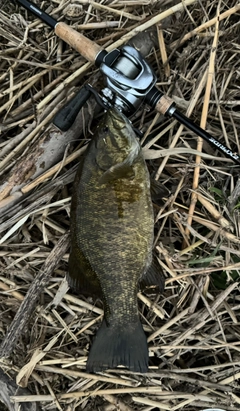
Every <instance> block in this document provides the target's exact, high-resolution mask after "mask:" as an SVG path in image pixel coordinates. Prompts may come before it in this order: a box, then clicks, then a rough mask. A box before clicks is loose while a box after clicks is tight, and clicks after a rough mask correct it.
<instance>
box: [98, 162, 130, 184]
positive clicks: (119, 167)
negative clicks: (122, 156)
mask: <svg viewBox="0 0 240 411" xmlns="http://www.w3.org/2000/svg"><path fill="white" fill-rule="evenodd" d="M134 176H135V174H134V170H133V167H132V166H131V165H129V164H125V163H121V164H116V165H115V166H114V167H111V168H109V170H107V171H106V172H105V173H104V174H103V175H102V177H101V178H100V184H105V183H109V182H112V181H115V180H118V179H120V178H133V177H134Z"/></svg>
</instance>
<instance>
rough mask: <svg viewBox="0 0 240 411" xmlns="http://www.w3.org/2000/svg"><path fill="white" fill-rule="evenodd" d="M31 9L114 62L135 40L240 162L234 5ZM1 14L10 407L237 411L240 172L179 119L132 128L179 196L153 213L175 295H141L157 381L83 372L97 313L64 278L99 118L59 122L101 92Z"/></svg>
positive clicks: (62, 51)
mask: <svg viewBox="0 0 240 411" xmlns="http://www.w3.org/2000/svg"><path fill="white" fill-rule="evenodd" d="M36 3H37V4H38V5H39V6H42V7H43V8H44V9H45V10H46V11H47V12H48V13H50V14H51V15H53V16H54V17H55V18H57V19H61V20H62V21H65V22H67V23H68V24H69V25H71V26H73V27H75V28H76V29H77V30H80V31H81V32H82V33H83V34H85V35H86V36H88V37H89V38H91V39H92V40H94V41H96V42H97V43H98V44H99V45H101V46H103V47H105V48H107V49H109V50H110V49H112V48H114V47H116V46H118V47H119V46H121V45H122V44H126V43H127V42H130V43H132V44H134V45H135V46H136V47H138V48H139V49H140V51H141V52H142V53H143V54H144V55H145V56H146V58H147V60H148V62H149V63H150V64H151V65H152V67H153V69H154V70H155V72H156V74H157V76H158V81H157V85H158V87H159V88H160V89H161V90H163V91H164V93H166V94H168V95H169V96H171V97H172V98H173V99H174V100H175V102H176V104H177V106H178V107H179V109H180V110H181V111H183V112H184V113H186V114H187V115H188V116H191V118H192V119H193V120H194V121H195V122H196V123H198V124H201V127H203V128H206V129H207V130H208V132H210V133H211V134H212V135H213V136H214V138H216V139H218V140H219V141H220V142H222V143H223V144H225V145H227V146H229V147H231V149H232V150H233V151H236V152H240V147H239V140H238V135H239V130H240V114H239V113H240V98H239V95H240V88H239V84H240V69H239V61H240V46H239V38H240V5H239V2H238V1H233V0H229V1H227V2H226V1H223V0H222V1H221V0H213V1H211V2H209V1H200V0H186V1H184V2H180V3H178V2H176V1H171V0H167V1H155V0H138V1H134V0H128V1H124V0H120V1H104V2H94V1H91V0H86V1H85V0H76V1H75V2H71V1H69V0H65V1H61V0H52V1H50V2H46V1H43V2H40V1H39V0H36ZM1 5H2V7H1V11H0V45H1V47H0V98H1V107H0V132H1V135H0V147H1V151H0V174H1V183H0V207H1V208H0V209H1V212H0V231H1V248H0V270H1V272H0V314H1V315H0V332H1V334H0V338H1V344H2V345H1V360H0V364H1V369H2V371H3V372H4V373H5V377H3V376H2V374H0V377H1V384H0V387H1V393H3V391H4V389H5V388H6V386H8V388H9V387H10V386H11V387H12V391H11V392H10V391H8V396H11V400H12V401H13V403H12V409H15V408H14V404H21V405H22V407H23V409H26V410H27V409H29V408H28V406H29V403H30V404H31V405H32V406H33V405H35V406H36V407H40V409H44V410H55V409H56V410H81V409H83V410H86V411H89V410H101V411H103V410H104V411H110V410H120V411H133V410H144V411H150V410H161V411H169V410H171V411H177V410H184V411H196V410H202V409H204V408H222V409H224V410H226V411H237V410H239V406H240V395H239V382H238V381H239V378H240V341H239V340H240V338H239V337H240V326H239V318H240V317H239V316H240V297H239V270H240V247H239V244H240V237H239V231H240V228H239V227H240V226H239V205H240V203H239V196H240V180H239V168H238V167H237V166H236V165H234V164H233V163H232V162H231V161H230V160H228V159H226V158H224V157H223V156H222V155H221V154H219V152H218V151H217V150H215V149H213V148H212V147H210V146H209V145H208V144H207V143H205V142H203V141H202V140H201V139H199V138H198V137H197V136H195V135H194V134H193V133H192V132H190V131H188V130H187V129H185V128H184V127H182V126H180V125H179V124H177V123H176V122H175V121H172V120H169V119H164V118H162V117H161V116H159V115H158V114H156V113H154V112H153V111H152V110H148V109H147V108H146V107H144V106H143V107H141V109H140V110H139V111H138V112H137V113H136V114H135V115H134V116H133V118H132V121H133V124H134V127H137V128H139V129H140V130H141V131H142V132H143V138H142V144H143V151H144V155H145V158H146V161H147V164H148V167H149V171H150V173H151V175H152V176H153V177H154V178H156V179H157V180H159V181H160V182H161V183H162V184H165V185H166V186H167V187H168V189H169V190H170V193H169V196H168V198H164V199H163V200H162V201H161V202H159V203H155V204H154V209H155V216H156V224H155V235H156V237H155V244H154V247H155V250H156V252H157V254H158V257H159V270H162V271H163V273H164V275H165V278H166V287H165V291H164V294H163V295H158V294H157V293H156V292H155V290H154V289H152V290H148V292H147V293H139V294H138V296H139V312H140V316H141V320H142V323H143V326H144V330H145V332H146V334H147V337H148V342H149V353H150V366H149V372H148V374H146V375H140V374H139V375H137V374H133V373H130V372H128V371H126V370H124V369H123V368H118V369H116V370H114V371H109V372H105V373H101V374H96V375H91V374H87V373H86V372H85V364H86V359H87V355H88V351H89V347H90V344H91V342H92V338H93V336H94V334H95V332H96V330H97V328H98V326H99V324H100V321H101V319H102V315H103V311H102V305H101V302H99V301H97V302H95V301H94V300H93V299H91V298H86V297H84V296H82V295H77V294H75V293H74V292H73V291H72V290H70V289H68V285H67V283H66V281H65V280H64V277H65V273H66V271H67V266H68V264H67V262H68V252H69V238H68V231H69V224H70V222H69V208H70V201H71V194H72V181H73V178H74V174H75V171H76V167H77V163H78V161H79V157H80V156H81V155H82V154H83V152H84V150H85V148H86V143H87V141H88V139H90V138H91V135H92V133H93V132H94V128H95V126H96V124H97V122H98V121H99V119H100V117H101V115H102V113H101V112H99V109H98V108H97V106H96V103H95V102H94V101H93V100H92V99H91V100H90V101H89V102H88V104H87V105H86V106H85V108H84V109H83V110H82V112H81V113H80V114H79V115H78V118H77V121H76V122H75V124H73V126H72V127H71V129H70V130H69V131H68V132H63V133H61V132H60V131H59V130H57V129H56V128H55V127H54V126H53V125H52V120H53V117H54V115H55V113H57V112H58V110H59V109H60V107H62V105H63V104H65V103H66V102H67V100H68V99H70V98H71V97H72V96H73V95H74V94H75V93H76V91H77V90H79V88H80V87H81V86H82V85H83V84H85V83H87V82H89V83H90V84H92V85H93V86H95V87H96V89H97V90H99V91H100V90H101V88H103V86H104V81H103V78H102V76H101V74H100V73H99V71H98V70H97V69H96V68H95V67H94V66H91V65H90V64H89V63H87V62H86V61H84V59H83V58H82V57H81V56H79V55H78V54H77V53H76V52H75V51H74V50H72V49H70V48H69V47H67V46H66V45H65V44H63V43H62V41H60V40H59V39H57V38H56V36H55V35H54V33H53V32H52V31H51V30H50V29H49V28H48V27H46V26H45V25H44V24H43V23H41V22H40V21H39V20H37V19H36V18H35V17H34V16H32V15H30V14H29V13H27V12H26V11H25V10H24V9H23V8H19V6H17V4H15V3H14V2H9V1H6V0H2V2H1ZM136 35H138V36H137V37H136V38H135V37H134V36H136ZM4 378H5V379H4ZM6 381H7V382H6ZM16 383H17V384H18V386H20V387H22V388H24V391H21V390H20V391H17V390H16V387H17V385H16ZM4 384H5V385H4ZM11 384H12V385H11ZM1 399H2V398H1ZM8 407H11V405H8ZM24 407H25V408H24ZM9 409H10V408H9Z"/></svg>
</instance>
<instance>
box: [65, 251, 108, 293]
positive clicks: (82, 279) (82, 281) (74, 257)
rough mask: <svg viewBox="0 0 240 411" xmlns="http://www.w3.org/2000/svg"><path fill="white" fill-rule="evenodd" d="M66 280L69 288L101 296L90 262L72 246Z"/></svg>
mask: <svg viewBox="0 0 240 411" xmlns="http://www.w3.org/2000/svg"><path fill="white" fill-rule="evenodd" d="M68 271H69V272H68V274H67V280H68V284H69V286H70V287H71V288H73V289H75V290H76V291H77V292H79V293H81V294H84V295H87V296H88V295H90V296H94V297H95V298H100V299H101V298H102V290H101V285H100V282H99V280H98V277H97V275H96V273H95V272H94V271H93V270H92V268H91V265H90V263H89V262H88V260H87V259H86V258H85V257H84V254H83V253H82V252H81V250H79V249H78V248H77V249H76V248H73V249H72V250H71V253H70V257H69V262H68Z"/></svg>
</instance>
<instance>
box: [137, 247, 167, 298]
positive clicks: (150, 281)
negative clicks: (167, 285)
mask: <svg viewBox="0 0 240 411" xmlns="http://www.w3.org/2000/svg"><path fill="white" fill-rule="evenodd" d="M164 282H165V278H164V275H163V272H162V268H161V266H160V265H159V263H158V260H157V257H156V256H155V255H153V257H152V262H151V265H150V266H149V268H148V270H147V271H146V273H145V274H143V276H142V278H141V279H140V282H139V285H140V289H141V290H144V289H146V288H148V287H152V286H157V287H158V288H159V292H160V293H162V292H163V291H164Z"/></svg>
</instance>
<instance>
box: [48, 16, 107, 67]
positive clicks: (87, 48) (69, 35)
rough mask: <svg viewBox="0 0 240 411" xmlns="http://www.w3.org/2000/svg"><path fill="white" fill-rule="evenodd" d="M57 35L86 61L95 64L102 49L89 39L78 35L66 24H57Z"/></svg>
mask: <svg viewBox="0 0 240 411" xmlns="http://www.w3.org/2000/svg"><path fill="white" fill-rule="evenodd" d="M55 33H56V35H57V36H58V37H60V39H62V40H64V41H65V42H66V43H67V44H69V46H71V47H72V48H73V49H75V50H77V51H78V52H79V53H80V54H81V55H82V56H83V57H84V58H85V59H87V60H88V61H90V62H92V63H94V62H95V59H96V57H97V55H98V53H99V52H100V51H102V50H103V49H102V47H100V46H99V45H98V44H96V43H94V42H93V41H92V40H89V39H88V38H87V37H85V36H83V35H82V34H81V33H78V32H77V31H76V30H74V29H72V28H71V27H69V26H68V25H67V24H65V23H61V22H60V23H57V24H56V26H55Z"/></svg>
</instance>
